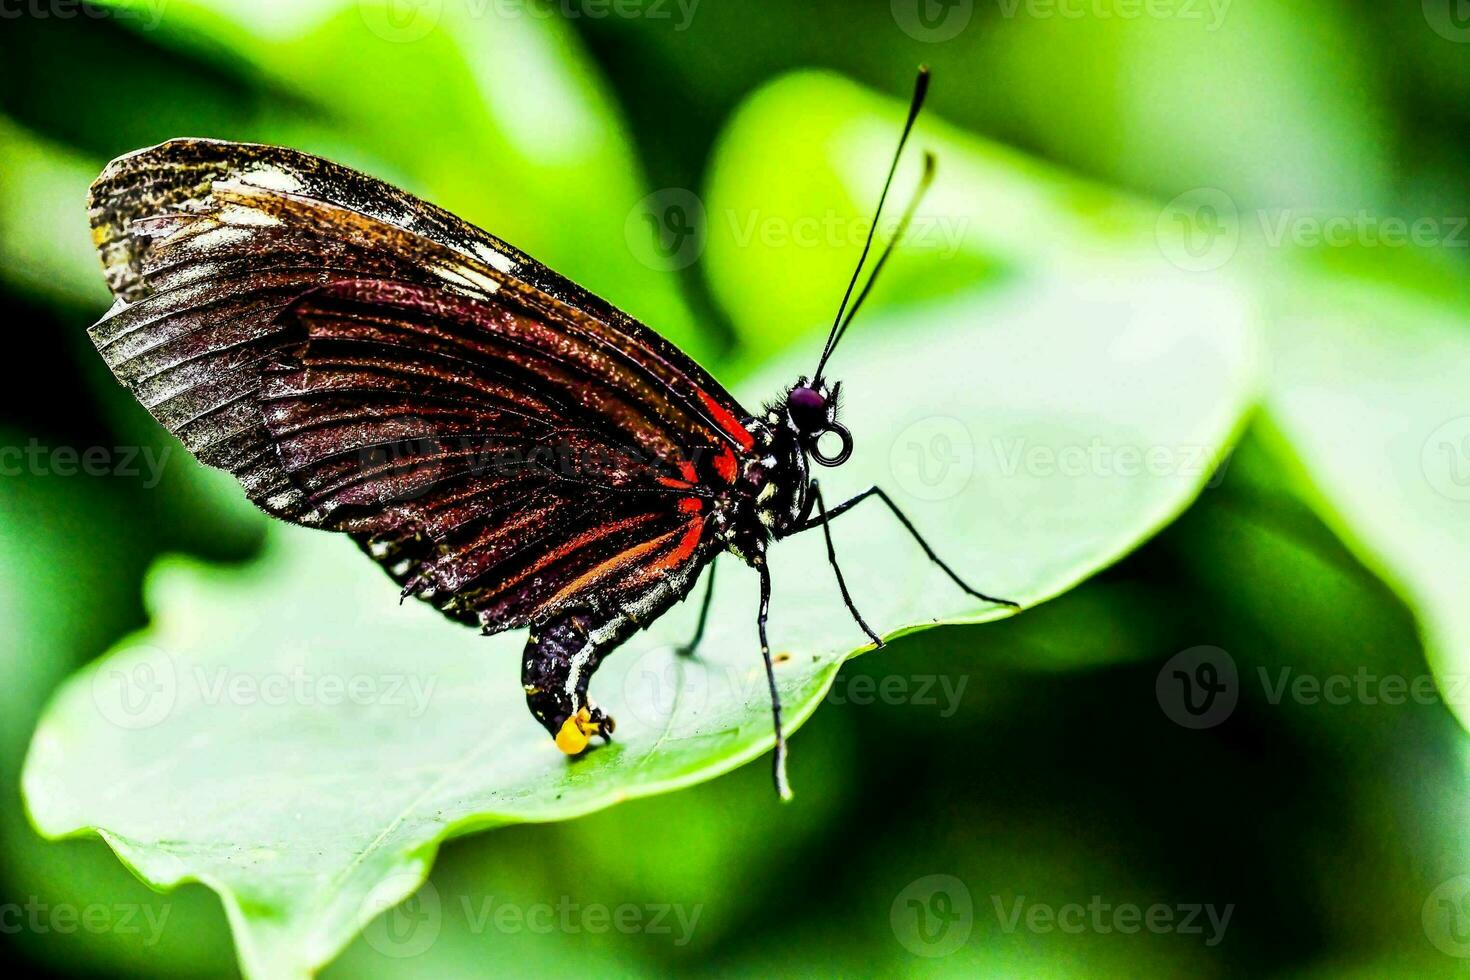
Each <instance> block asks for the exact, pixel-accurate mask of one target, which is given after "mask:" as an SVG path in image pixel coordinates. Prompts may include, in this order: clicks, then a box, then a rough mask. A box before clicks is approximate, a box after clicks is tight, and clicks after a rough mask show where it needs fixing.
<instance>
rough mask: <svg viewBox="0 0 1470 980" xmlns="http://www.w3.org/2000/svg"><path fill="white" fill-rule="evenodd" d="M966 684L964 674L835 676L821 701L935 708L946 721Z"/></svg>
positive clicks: (966, 676) (952, 714)
mask: <svg viewBox="0 0 1470 980" xmlns="http://www.w3.org/2000/svg"><path fill="white" fill-rule="evenodd" d="M969 683H970V678H969V676H968V675H966V674H960V675H958V676H954V675H951V674H885V675H883V676H882V677H873V676H871V675H869V674H852V675H850V676H849V675H848V674H845V673H839V674H838V675H837V676H836V677H834V678H833V679H832V687H831V688H830V689H828V691H827V697H826V699H825V700H826V703H828V704H852V705H856V706H858V707H865V706H867V705H870V704H886V705H892V706H898V705H913V706H914V707H918V708H937V709H938V713H939V717H941V718H950V717H953V716H954V714H955V712H957V711H959V710H960V701H961V700H962V699H963V698H964V696H965V687H966V686H967V685H968V684H969Z"/></svg>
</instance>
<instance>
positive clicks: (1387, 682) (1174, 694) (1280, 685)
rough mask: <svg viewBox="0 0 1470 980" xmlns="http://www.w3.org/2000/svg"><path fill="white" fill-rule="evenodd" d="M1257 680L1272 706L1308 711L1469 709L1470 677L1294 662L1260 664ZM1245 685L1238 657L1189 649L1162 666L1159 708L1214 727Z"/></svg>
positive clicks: (1185, 722)
mask: <svg viewBox="0 0 1470 980" xmlns="http://www.w3.org/2000/svg"><path fill="white" fill-rule="evenodd" d="M1253 679H1254V681H1255V682H1256V683H1258V684H1259V685H1260V689H1261V694H1262V695H1263V696H1264V698H1265V701H1266V703H1267V704H1270V705H1273V706H1277V705H1280V704H1282V703H1291V704H1295V705H1301V706H1303V707H1309V708H1310V707H1318V706H1326V707H1343V706H1347V705H1362V706H1365V707H1370V708H1371V707H1379V706H1385V707H1398V706H1401V705H1411V704H1412V705H1425V706H1429V705H1440V704H1450V705H1456V706H1464V705H1470V675H1465V674H1441V675H1440V676H1439V677H1438V678H1436V677H1434V676H1431V675H1430V674H1427V673H1425V674H1413V675H1405V674H1395V673H1379V672H1378V671H1375V670H1370V669H1369V668H1368V667H1366V666H1360V667H1358V668H1357V669H1356V670H1352V671H1338V672H1335V673H1330V674H1318V673H1313V672H1310V671H1299V670H1297V669H1296V668H1295V667H1293V666H1291V665H1289V664H1283V665H1277V666H1272V667H1265V666H1258V667H1257V668H1256V669H1255V673H1254V677H1253ZM1242 686H1243V682H1242V680H1241V677H1240V674H1239V671H1238V670H1237V669H1236V665H1235V658H1234V657H1232V656H1230V654H1229V653H1227V652H1226V651H1224V650H1222V649H1220V648H1219V647H1212V646H1198V647H1190V648H1189V649H1188V650H1184V651H1182V652H1180V653H1177V654H1175V655H1174V656H1173V657H1171V658H1170V659H1169V661H1168V662H1167V663H1165V664H1164V666H1163V667H1162V668H1160V670H1159V673H1158V677H1157V678H1156V680H1155V694H1156V695H1157V697H1158V702H1159V707H1160V708H1161V709H1162V710H1163V712H1164V714H1165V715H1167V716H1168V717H1169V719H1170V720H1171V721H1173V722H1175V723H1176V724H1179V725H1182V726H1184V727H1185V728H1213V727H1214V726H1216V725H1218V724H1220V723H1221V722H1223V721H1225V719H1227V718H1229V717H1230V715H1231V713H1232V712H1234V710H1235V707H1236V704H1237V703H1238V702H1239V699H1240V693H1241V689H1242Z"/></svg>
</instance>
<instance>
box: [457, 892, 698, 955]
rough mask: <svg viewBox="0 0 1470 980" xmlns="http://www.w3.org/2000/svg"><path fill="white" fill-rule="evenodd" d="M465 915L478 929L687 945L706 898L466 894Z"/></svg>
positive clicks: (468, 921) (473, 928) (470, 925)
mask: <svg viewBox="0 0 1470 980" xmlns="http://www.w3.org/2000/svg"><path fill="white" fill-rule="evenodd" d="M460 904H461V906H462V907H463V909H464V915H465V921H466V923H467V924H468V925H469V928H470V931H471V932H473V933H476V934H479V933H483V932H492V931H493V932H497V933H501V934H503V935H516V934H518V933H523V932H529V933H534V934H536V935H540V936H545V935H549V934H551V933H562V934H566V935H577V934H579V933H584V932H585V933H591V934H593V935H601V934H603V933H610V932H616V933H620V934H622V935H624V936H632V935H645V936H666V937H668V940H669V942H670V943H672V944H673V945H675V946H681V947H682V946H687V945H689V941H690V940H691V939H693V938H694V930H695V927H696V926H698V925H699V917H700V915H701V914H703V912H704V906H703V905H702V904H696V905H685V904H683V903H682V902H620V903H618V904H616V905H608V904H606V903H603V902H579V901H577V900H576V899H574V898H572V897H571V896H570V895H563V896H561V897H560V898H558V899H557V900H556V901H555V902H528V903H521V902H508V901H505V900H503V899H497V898H495V897H494V896H489V895H487V896H483V897H480V898H478V899H471V898H470V897H469V896H467V895H466V896H462V897H461V899H460Z"/></svg>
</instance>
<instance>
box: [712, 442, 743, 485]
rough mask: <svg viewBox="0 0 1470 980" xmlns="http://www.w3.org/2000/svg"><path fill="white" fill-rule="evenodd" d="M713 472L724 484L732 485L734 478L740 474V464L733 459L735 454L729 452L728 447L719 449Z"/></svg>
mask: <svg viewBox="0 0 1470 980" xmlns="http://www.w3.org/2000/svg"><path fill="white" fill-rule="evenodd" d="M715 472H716V473H718V474H719V475H720V479H721V480H724V481H725V482H726V483H730V484H733V483H734V482H735V476H736V474H738V473H739V472H740V464H739V462H738V461H737V460H736V459H735V454H734V453H732V452H731V451H730V447H729V446H721V447H720V455H718V456H716V457H715Z"/></svg>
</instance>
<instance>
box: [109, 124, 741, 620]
mask: <svg viewBox="0 0 1470 980" xmlns="http://www.w3.org/2000/svg"><path fill="white" fill-rule="evenodd" d="M90 203H91V217H92V225H93V237H94V241H95V242H96V245H97V248H98V251H99V253H100V255H101V257H102V261H103V266H104V269H105V270H106V274H107V279H108V284H109V286H110V287H111V288H112V290H113V292H114V294H115V296H116V297H117V300H116V302H115V304H114V306H113V308H112V309H111V310H110V311H109V312H108V314H107V315H106V316H105V317H104V318H103V319H102V320H101V321H100V322H99V323H98V324H97V325H96V326H94V327H93V328H92V337H93V339H94V341H95V342H96V344H97V346H98V349H99V350H100V351H101V352H102V354H103V356H104V358H105V359H106V360H107V362H108V364H109V366H111V368H112V369H113V371H114V373H115V374H116V375H117V376H118V378H119V379H120V380H121V381H122V382H123V383H124V384H126V385H127V386H128V387H129V388H131V389H132V390H133V391H134V393H135V394H136V395H137V396H138V398H139V400H140V401H142V403H143V404H144V405H145V406H146V407H147V408H148V409H149V411H150V412H152V413H153V415H154V416H155V417H156V418H157V419H158V420H159V421H160V422H162V423H163V424H164V425H165V426H166V427H167V428H169V430H170V431H172V432H174V433H175V434H176V435H178V436H179V437H180V439H181V440H182V441H183V442H184V443H185V445H186V446H188V448H189V449H190V450H191V451H192V452H194V453H195V454H196V455H197V456H198V457H199V458H200V459H201V460H202V461H204V462H206V463H208V464H210V465H213V466H218V467H220V468H223V469H226V470H229V471H230V472H232V473H234V474H235V475H236V476H237V477H238V478H239V479H240V480H241V482H242V483H243V484H244V486H245V489H246V491H247V493H248V494H249V496H250V497H251V499H252V500H254V501H255V502H256V503H257V504H259V505H260V506H261V507H262V508H264V509H265V510H267V511H269V512H270V513H273V514H275V515H277V516H280V517H283V518H285V519H287V520H291V521H294V522H297V523H301V524H305V525H308V526H312V527H323V528H329V529H334V530H342V531H348V532H350V533H352V534H354V535H355V536H356V537H357V538H358V539H359V540H360V541H361V542H362V543H363V544H364V545H365V546H366V547H367V548H368V549H369V551H370V552H371V553H373V554H374V555H375V557H377V558H378V559H379V560H380V561H382V562H383V563H384V564H385V565H386V566H387V567H388V568H389V570H390V572H392V573H393V574H394V576H395V577H396V578H398V579H399V580H400V581H401V582H403V583H404V585H405V587H406V588H407V589H408V590H409V591H412V592H416V593H419V594H423V595H426V596H428V597H431V598H433V599H434V601H435V602H436V603H437V604H439V605H440V606H441V607H443V608H445V609H446V611H449V612H451V613H453V614H455V615H457V616H459V617H461V618H473V619H476V620H478V621H479V622H481V623H482V624H484V625H485V626H486V627H487V628H492V629H496V628H505V627H507V626H513V625H519V624H521V623H523V622H525V621H528V620H529V619H532V618H534V617H535V616H537V615H540V614H542V613H544V612H546V611H548V610H550V609H552V608H559V607H561V606H565V605H566V604H568V603H570V602H573V601H583V600H585V599H586V597H588V596H594V595H597V594H601V593H605V592H607V591H608V590H609V589H614V588H631V587H632V586H633V584H635V583H636V582H637V581H642V578H640V576H647V575H648V574H650V573H651V571H652V572H656V571H657V570H659V569H660V568H663V567H665V563H667V562H669V561H675V560H676V559H677V561H678V562H682V561H693V560H697V559H698V558H699V557H700V555H701V554H702V551H701V549H700V547H699V540H700V539H699V535H697V534H695V532H694V531H692V530H691V528H694V527H696V526H697V525H699V524H701V523H702V518H701V517H700V516H699V513H698V512H697V510H696V507H698V506H702V505H700V504H698V503H697V502H698V501H699V498H700V489H699V488H700V487H701V486H702V485H704V484H706V483H707V482H708V481H709V480H712V479H715V480H718V479H733V472H734V469H735V465H734V461H735V459H736V457H737V455H739V454H742V453H746V452H748V451H750V449H751V443H750V437H749V435H748V434H747V433H746V432H745V430H744V428H743V427H742V426H741V425H740V424H739V422H738V418H739V417H740V416H741V415H742V414H743V413H742V412H741V411H740V409H739V406H738V405H737V404H736V403H735V402H734V400H733V399H732V398H731V397H730V396H729V395H728V394H727V393H725V392H724V391H723V389H721V388H720V387H719V386H718V385H717V384H716V383H715V382H714V381H713V379H711V378H710V377H709V376H708V375H707V374H706V373H705V372H704V371H702V370H701V369H700V368H699V367H698V366H697V365H695V364H694V363H693V362H692V361H691V360H689V358H687V357H686V356H684V355H683V354H682V353H681V352H679V351H678V350H677V349H675V348H674V347H673V346H672V345H670V344H668V343H667V342H666V341H664V340H663V339H662V338H660V337H658V336H657V335H656V334H654V333H653V332H652V331H651V330H649V329H648V328H646V327H644V326H642V325H641V324H638V323H636V322H635V321H633V320H632V319H631V318H629V317H627V316H626V315H624V314H622V313H619V312H618V311H616V310H614V309H613V308H612V307H610V306H609V305H608V304H606V303H604V302H603V301H601V300H599V299H597V298H596V297H593V296H591V295H590V294H588V293H586V292H585V291H584V290H581V289H580V288H578V287H576V286H574V285H572V284H571V283H569V282H567V281H566V280H564V279H562V278H561V277H559V276H556V275H555V274H554V273H551V272H550V271H549V270H547V269H546V268H545V267H543V266H541V265H540V264H538V263H536V262H535V261H533V260H532V259H530V258H529V257H527V256H526V255H524V254H523V253H521V252H519V251H517V250H515V249H513V248H511V247H510V246H508V245H506V244H505V243H504V242H501V241H499V240H498V239H496V238H494V237H493V236H490V235H488V234H485V233H484V232H482V231H479V230H478V229H475V228H473V227H472V226H470V225H468V224H466V223H464V222H462V221H460V220H459V219H457V218H455V217H454V216H453V215H450V214H449V213H448V212H446V211H443V210H442V209H439V208H437V207H434V206H433V205H429V204H427V203H425V202H423V201H420V200H418V199H417V198H414V197H412V196H410V195H408V194H406V193H404V192H402V191H399V190H397V189H395V188H392V187H390V186H388V185H386V184H384V183H382V182H380V181H377V180H374V179H372V178H369V177H366V176H364V175H361V174H358V173H356V172H355V171H352V170H349V169H347V168H345V167H341V166H338V165H336V164H332V163H330V162H328V161H324V160H321V159H318V158H316V157H311V156H307V155H305V154H301V153H297V152H294V151H291V150H285V149H281V148H277V147H263V146H255V145H248V144H236V143H221V142H215V141H207V140H176V141H172V142H169V143H165V144H162V145H160V146H157V147H153V148H151V149H148V150H142V151H138V152H137V153H134V154H130V155H128V156H126V157H122V158H120V159H118V160H116V161H114V162H113V163H112V164H110V165H109V166H108V168H107V169H106V170H105V171H104V172H103V174H102V176H101V177H100V178H99V179H98V181H97V182H96V183H95V184H94V185H93V189H92V196H91V202H90ZM548 444H550V445H552V446H553V447H554V448H557V449H559V450H563V451H568V452H571V453H573V454H574V455H578V458H579V459H580V460H582V461H583V462H585V460H586V459H587V458H591V457H596V458H597V459H598V460H599V461H600V462H599V463H598V466H599V467H600V470H599V472H598V473H597V474H595V476H596V478H593V475H589V474H587V473H577V474H573V475H568V474H567V473H562V472H557V471H556V469H555V467H550V468H548V467H547V466H546V465H543V464H542V463H540V462H537V463H535V464H526V465H520V466H509V467H506V466H502V465H498V466H496V467H491V466H490V465H489V464H490V463H493V462H495V461H496V460H501V461H503V460H504V459H505V456H504V453H505V452H507V451H509V450H512V449H516V448H519V449H521V450H522V451H525V450H527V449H528V447H535V446H543V447H544V446H546V445H548ZM619 459H621V460H622V461H623V464H622V465H621V468H620V464H618V463H617V462H607V460H614V461H616V460H619ZM630 461H631V462H630Z"/></svg>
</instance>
